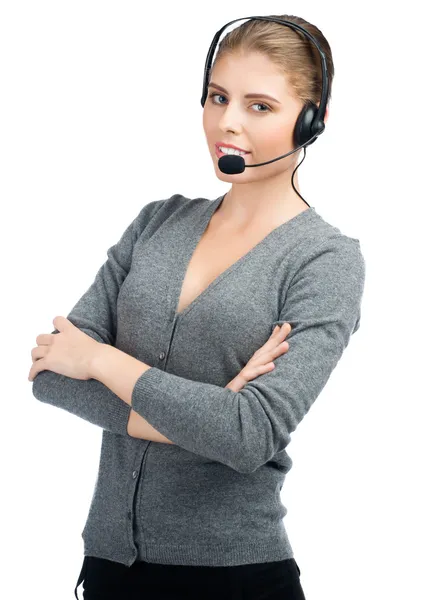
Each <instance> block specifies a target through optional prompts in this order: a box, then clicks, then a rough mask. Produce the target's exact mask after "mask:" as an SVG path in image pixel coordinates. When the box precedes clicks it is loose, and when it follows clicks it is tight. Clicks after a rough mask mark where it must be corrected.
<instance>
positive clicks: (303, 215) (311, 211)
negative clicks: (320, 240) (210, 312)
mask: <svg viewBox="0 0 436 600" xmlns="http://www.w3.org/2000/svg"><path fill="white" fill-rule="evenodd" d="M225 195H226V194H223V195H222V196H218V198H217V199H216V200H213V201H212V202H210V206H209V207H208V210H206V211H205V213H204V215H203V218H202V220H201V221H200V225H199V227H198V230H197V232H196V233H195V234H194V231H195V227H196V224H195V225H194V228H193V235H192V236H191V237H190V239H191V243H190V244H189V248H188V251H187V254H186V255H185V256H184V257H183V269H180V271H179V272H180V273H181V278H180V277H179V279H178V283H177V290H178V293H177V294H176V298H175V302H176V304H175V307H174V313H175V319H181V318H182V317H184V316H185V315H186V314H187V313H188V312H189V311H190V310H191V309H192V308H193V307H194V306H195V305H196V304H198V302H200V301H201V300H202V299H203V296H205V295H206V294H207V293H209V292H210V291H211V290H212V289H213V288H214V287H215V286H216V285H218V284H219V283H220V282H221V281H222V279H224V277H226V276H227V275H229V274H230V273H231V272H232V271H234V270H235V269H236V268H237V267H239V266H240V265H241V264H242V263H244V262H245V261H246V260H247V259H248V258H250V257H251V256H252V254H254V253H255V252H257V251H258V250H259V249H260V247H261V246H263V245H264V244H266V243H267V241H269V240H270V239H271V237H273V236H275V235H277V234H278V233H281V232H282V230H283V229H285V228H288V227H289V226H295V225H296V224H297V223H298V222H299V221H301V220H303V219H307V218H309V217H311V216H312V215H318V213H317V212H316V211H315V208H314V207H313V206H311V207H309V208H307V209H306V210H303V211H302V212H299V213H298V214H297V215H295V216H294V217H292V218H291V219H288V221H285V222H284V223H282V224H281V225H278V226H277V227H275V228H274V229H273V230H272V231H270V233H268V234H267V235H266V236H265V237H264V238H262V239H261V240H260V242H258V243H257V244H256V245H255V246H253V248H251V249H250V250H249V251H248V252H246V253H245V254H244V255H243V256H241V257H240V258H238V260H236V261H235V262H234V263H232V264H231V265H230V266H229V267H227V269H225V270H224V271H223V272H222V273H220V274H219V275H218V276H217V277H215V279H214V280H213V281H212V282H211V283H210V284H209V285H208V286H207V287H206V288H205V289H204V290H203V291H202V292H200V294H198V296H196V297H195V298H194V300H192V302H191V303H190V304H188V306H186V307H185V308H184V309H183V310H182V311H180V312H176V311H177V307H178V306H179V301H180V295H181V293H182V287H183V283H184V281H185V278H186V274H187V271H188V266H189V263H190V261H191V258H192V256H193V254H194V251H195V249H196V248H197V246H198V244H199V242H200V240H201V238H202V236H203V234H204V232H205V231H206V228H207V226H208V225H209V223H210V221H211V220H212V217H213V215H214V214H215V212H216V211H217V210H218V208H219V207H220V206H221V203H222V201H223V200H224V196H225Z"/></svg>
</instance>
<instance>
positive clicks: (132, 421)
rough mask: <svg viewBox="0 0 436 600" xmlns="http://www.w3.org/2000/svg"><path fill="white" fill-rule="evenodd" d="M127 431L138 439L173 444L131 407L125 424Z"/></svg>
mask: <svg viewBox="0 0 436 600" xmlns="http://www.w3.org/2000/svg"><path fill="white" fill-rule="evenodd" d="M127 433H128V434H129V435H130V436H131V437H134V438H138V439H140V440H149V441H150V442H161V443H162V444H174V442H172V441H171V440H169V439H168V438H167V437H165V436H164V435H162V434H161V433H159V431H157V429H155V428H154V427H152V426H151V425H150V423H149V422H148V421H146V420H145V419H144V417H142V416H141V415H140V414H139V413H137V412H135V411H134V410H133V408H132V410H131V411H130V417H129V421H128V424H127Z"/></svg>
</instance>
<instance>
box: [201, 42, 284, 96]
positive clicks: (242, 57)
mask: <svg viewBox="0 0 436 600" xmlns="http://www.w3.org/2000/svg"><path fill="white" fill-rule="evenodd" d="M209 82H214V83H216V84H218V85H219V86H222V87H224V88H225V89H226V90H229V92H231V93H234V94H242V95H244V94H245V93H251V92H258V93H265V94H270V95H271V96H273V97H274V98H277V99H278V100H284V99H286V98H292V96H293V94H292V88H291V87H290V85H289V82H288V79H287V78H286V77H285V75H284V73H283V72H282V71H281V70H280V69H279V67H278V66H277V65H275V64H274V63H273V62H272V61H271V60H270V59H269V58H268V57H267V56H265V55H263V54H261V53H259V52H249V53H248V52H246V53H237V54H226V55H223V56H221V57H220V58H219V59H218V60H217V61H216V62H215V64H214V66H213V68H212V70H211V73H210V76H209Z"/></svg>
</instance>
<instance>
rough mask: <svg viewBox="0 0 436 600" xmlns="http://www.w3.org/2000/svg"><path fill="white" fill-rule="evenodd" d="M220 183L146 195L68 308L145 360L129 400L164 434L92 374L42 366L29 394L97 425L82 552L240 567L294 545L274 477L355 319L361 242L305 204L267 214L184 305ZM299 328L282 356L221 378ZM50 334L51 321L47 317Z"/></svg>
mask: <svg viewBox="0 0 436 600" xmlns="http://www.w3.org/2000/svg"><path fill="white" fill-rule="evenodd" d="M223 198H224V195H223V196H219V197H218V198H216V199H215V200H213V201H210V200H208V199H206V198H194V199H191V198H186V197H185V196H183V195H181V194H174V195H173V196H171V197H170V198H167V199H164V200H157V201H152V202H149V203H148V204H147V205H146V206H144V207H143V208H142V209H141V211H140V212H139V214H138V215H137V217H136V218H135V219H134V220H133V222H132V223H131V224H130V225H129V226H128V227H127V229H125V231H124V233H123V234H122V236H121V238H120V239H119V241H118V242H117V243H116V244H115V245H113V246H111V247H110V248H109V249H108V251H107V256H108V258H107V260H106V261H105V263H104V264H103V265H102V266H101V267H100V269H99V271H98V272H97V275H96V277H95V280H94V282H93V283H92V285H91V286H90V287H89V289H88V290H87V291H86V292H85V293H84V294H83V296H82V297H81V298H80V300H79V301H78V302H77V304H76V305H75V306H74V308H73V309H72V310H71V312H70V313H69V315H68V316H67V318H68V319H69V320H70V321H71V322H72V323H73V324H74V325H76V326H77V327H79V328H80V329H81V330H82V331H84V332H85V333H87V334H88V335H90V336H91V337H93V338H94V339H96V340H98V341H99V342H101V343H104V344H111V345H113V346H115V347H117V348H119V349H121V350H122V351H123V352H126V353H128V354H130V355H132V356H134V357H135V358H137V359H138V360H141V361H143V362H145V363H147V364H148V365H151V367H152V368H151V369H149V370H147V371H146V372H145V373H143V374H142V375H141V376H140V377H139V379H138V380H137V382H136V384H135V387H134V390H133V395H132V408H133V409H134V410H135V411H136V412H138V413H139V414H140V415H142V416H143V417H144V418H145V419H146V420H147V421H148V422H149V423H150V424H151V425H152V426H153V427H154V428H155V429H157V430H158V431H159V432H160V433H162V434H163V435H165V436H166V437H167V438H169V439H170V440H171V441H172V442H174V445H172V444H163V443H158V442H150V441H146V440H139V439H136V438H133V437H131V436H130V435H129V434H128V433H127V421H128V417H129V411H130V406H129V405H128V404H126V403H125V402H124V401H123V400H121V398H119V397H118V396H116V395H115V394H114V393H113V392H112V391H111V390H109V388H107V387H106V386H105V385H103V384H102V383H100V382H99V381H97V380H95V379H89V380H87V381H82V380H79V379H72V378H69V377H66V376H63V375H59V374H57V373H54V372H52V371H41V372H40V373H38V375H37V376H36V377H35V379H34V381H33V388H32V390H33V395H34V396H35V398H37V399H38V400H40V401H41V402H46V403H48V404H52V405H53V406H57V407H59V408H62V409H64V410H67V411H68V412H70V413H72V414H74V415H77V416H78V417H80V418H82V419H86V420H87V421H89V422H91V423H94V424H95V425H97V426H99V427H101V428H102V429H103V431H102V444H101V455H100V465H99V471H98V475H97V478H96V482H95V487H94V492H93V497H92V501H91V505H90V509H89V514H88V517H87V520H86V523H85V527H84V529H83V532H82V537H83V540H84V553H85V555H90V556H97V557H101V558H106V559H109V560H113V561H116V562H120V563H123V564H125V565H128V566H130V565H131V564H132V563H133V562H134V561H135V560H145V561H148V562H153V563H163V564H173V565H209V566H233V565H241V564H248V563H258V562H270V561H278V560H283V559H286V558H292V557H293V556H294V553H293V550H292V547H291V544H290V542H289V539H288V536H287V532H286V530H285V527H284V523H283V517H284V516H285V515H286V514H287V509H286V507H285V506H284V505H283V504H282V502H281V498H280V490H281V488H282V486H283V482H284V479H285V476H286V473H288V471H289V470H290V469H291V467H292V460H291V458H290V457H289V455H288V454H287V452H286V447H287V446H288V444H289V442H290V440H291V432H293V431H294V430H295V429H296V427H297V425H298V423H300V421H301V420H302V419H303V418H304V416H305V415H306V414H307V413H308V411H309V409H310V407H311V406H312V404H313V403H314V402H315V400H316V399H317V397H318V396H319V394H320V392H321V391H322V389H323V388H324V386H325V384H326V383H327V381H328V379H329V377H330V374H331V373H332V371H333V369H334V368H335V367H336V364H337V363H338V361H339V359H340V358H341V355H342V354H343V352H344V350H345V348H346V346H347V345H348V342H349V340H350V337H351V335H352V334H353V333H354V332H355V331H357V329H358V328H359V324H360V310H361V300H362V294H363V288H364V280H365V261H364V258H363V256H362V253H361V249H360V242H359V240H358V239H356V238H352V237H349V236H347V235H345V234H343V233H342V232H341V231H340V230H339V229H338V228H336V227H334V226H333V225H331V224H329V223H328V222H326V221H325V220H324V219H323V218H322V217H321V216H320V215H319V214H318V213H317V212H316V211H315V209H314V208H313V207H311V208H307V209H306V210H304V211H303V212H301V213H299V214H298V215H297V216H295V217H293V218H292V219H290V220H288V221H287V222H285V223H283V224H281V225H279V226H278V227H276V228H275V229H274V230H273V231H272V232H271V233H269V234H268V235H267V236H266V237H265V238H264V239H263V240H262V241H260V242H259V243H258V244H257V245H256V246H255V247H254V248H252V249H251V250H250V251H249V252H248V253H247V254H245V255H244V256H242V257H241V258H240V259H239V260H237V261H236V262H235V263H234V264H233V265H231V266H230V267H229V268H228V269H226V270H225V271H224V272H223V273H221V274H220V275H219V276H218V277H217V278H216V279H215V280H214V281H213V282H212V283H211V284H210V285H209V287H208V288H207V289H206V290H204V291H203V292H202V293H201V294H200V295H199V296H198V297H197V298H196V299H195V300H194V301H193V302H192V303H191V304H190V305H189V306H188V307H186V308H185V309H184V310H183V311H182V312H181V313H180V314H176V307H177V305H178V299H179V296H180V290H181V286H182V282H183V279H184V275H185V273H186V269H187V266H188V262H189V260H190V257H191V256H192V254H193V251H194V249H195V247H196V245H197V244H198V242H199V240H200V237H201V235H202V233H203V231H204V230H205V228H206V226H207V224H208V222H209V220H210V219H211V217H212V214H213V213H214V211H215V210H216V209H217V208H218V206H219V205H220V203H221V201H222V200H223ZM283 322H288V323H290V324H291V326H292V330H291V333H290V335H289V336H288V341H289V350H288V351H287V352H285V353H284V354H282V355H281V356H279V357H278V358H277V359H276V360H275V361H274V362H275V369H273V370H272V371H270V372H268V373H265V374H263V375H260V376H258V377H257V378H256V379H254V380H252V381H250V382H249V383H248V384H247V385H245V387H244V388H243V389H242V390H241V391H239V392H234V391H232V390H230V389H229V388H226V387H225V386H226V385H227V383H229V381H230V380H231V379H233V378H234V377H235V375H237V373H239V371H240V370H241V369H242V368H243V367H244V365H245V364H246V363H247V362H248V360H249V359H250V358H251V356H252V355H253V354H254V352H255V351H256V350H257V349H259V348H260V347H261V346H262V345H263V344H264V343H265V342H266V341H267V339H268V338H269V336H270V335H271V333H272V330H273V328H274V326H275V325H276V324H281V323H283ZM53 333H59V332H58V331H57V330H54V332H53Z"/></svg>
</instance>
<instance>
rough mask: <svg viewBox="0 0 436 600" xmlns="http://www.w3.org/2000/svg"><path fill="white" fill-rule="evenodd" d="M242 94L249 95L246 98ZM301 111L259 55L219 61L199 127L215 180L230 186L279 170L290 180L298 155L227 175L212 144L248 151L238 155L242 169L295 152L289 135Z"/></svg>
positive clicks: (282, 79)
mask: <svg viewBox="0 0 436 600" xmlns="http://www.w3.org/2000/svg"><path fill="white" fill-rule="evenodd" d="M213 84H216V85H217V86H220V87H219V88H218V87H215V85H213ZM221 88H224V89H225V90H226V91H225V92H224V91H223V90H222V89H221ZM246 94H254V95H255V96H253V97H250V98H246V97H245V95H246ZM261 94H267V95H269V96H271V97H272V98H274V100H272V99H270V98H265V97H262V96H261ZM302 107H303V103H302V102H301V101H300V100H297V99H296V98H295V97H294V96H293V93H292V89H290V86H289V84H288V83H287V81H286V79H285V77H284V76H283V75H282V73H280V72H279V71H278V70H277V68H276V66H275V65H274V64H273V63H272V62H271V61H270V60H269V59H268V58H267V57H265V56H264V55H262V54H259V53H250V54H244V55H232V56H223V57H221V58H220V59H219V61H217V62H216V63H215V65H214V67H213V69H212V71H211V74H210V77H209V87H208V89H207V98H206V102H205V105H204V110H203V128H204V132H205V134H206V139H207V145H208V148H209V152H210V154H211V156H212V160H213V163H214V167H215V173H216V175H217V177H218V178H219V179H221V180H222V181H229V182H232V183H234V182H238V183H248V182H254V181H259V180H262V179H265V178H269V177H272V176H275V175H278V174H281V173H284V172H285V171H289V177H291V175H292V170H291V167H293V166H294V165H295V164H297V161H298V156H299V154H300V152H301V150H299V151H298V152H296V153H294V154H291V155H290V156H287V157H286V158H283V159H281V160H279V161H276V162H274V163H272V164H269V165H264V166H262V167H258V168H255V169H245V171H244V172H243V173H237V174H235V175H227V174H225V173H222V171H220V169H219V167H218V160H219V156H221V154H219V156H218V155H217V149H216V147H215V144H216V143H217V142H224V143H228V144H233V145H235V146H237V147H239V148H241V149H243V150H246V151H249V154H246V155H245V156H244V160H245V162H246V164H247V165H249V164H250V163H253V164H254V163H260V162H265V161H268V160H271V159H273V158H276V157H277V156H280V155H281V154H286V152H289V151H290V150H292V149H293V148H294V147H295V145H294V143H293V132H294V127H295V123H296V120H297V117H298V115H299V113H300V111H301V109H302ZM326 117H327V113H326ZM325 120H326V119H325Z"/></svg>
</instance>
